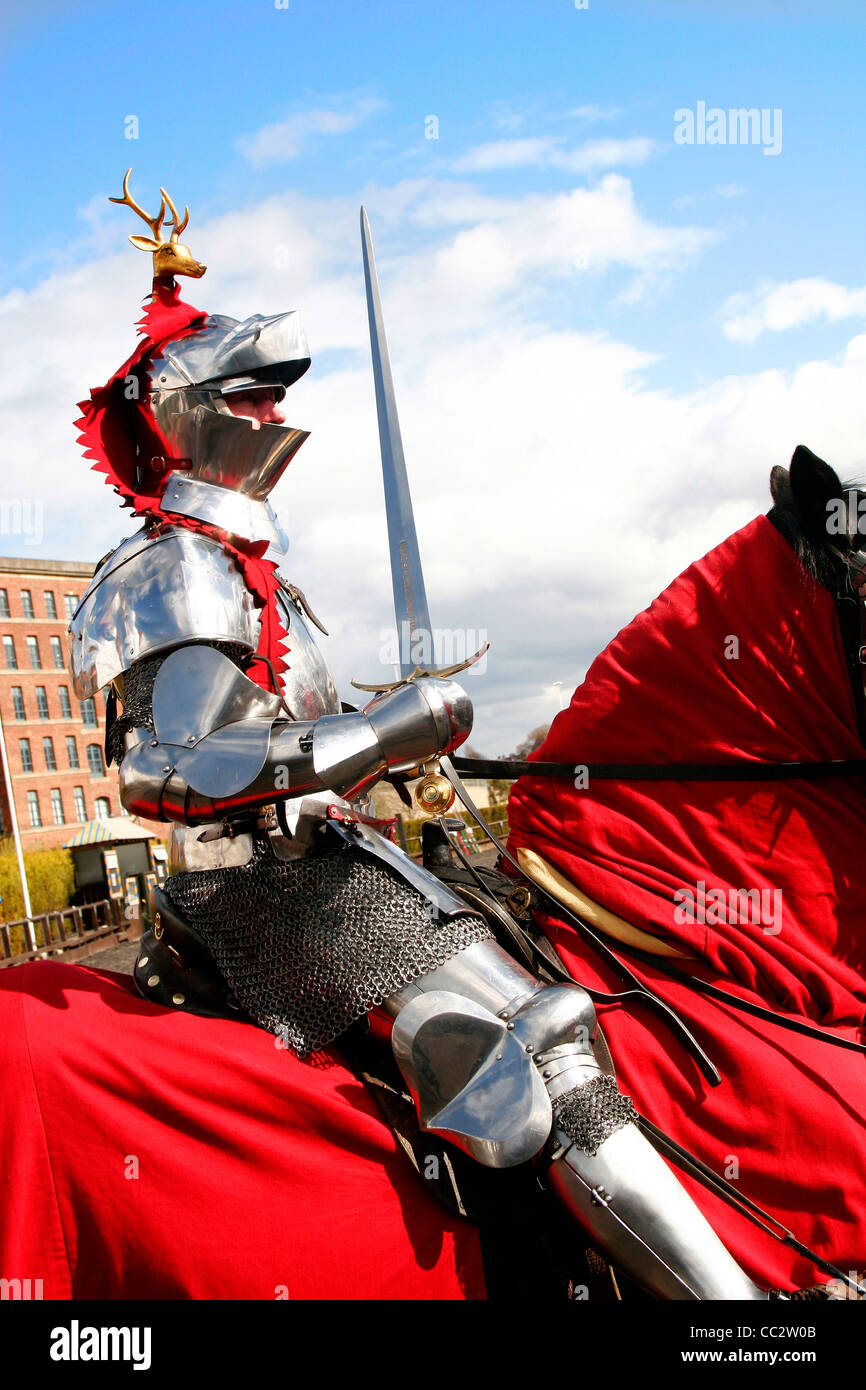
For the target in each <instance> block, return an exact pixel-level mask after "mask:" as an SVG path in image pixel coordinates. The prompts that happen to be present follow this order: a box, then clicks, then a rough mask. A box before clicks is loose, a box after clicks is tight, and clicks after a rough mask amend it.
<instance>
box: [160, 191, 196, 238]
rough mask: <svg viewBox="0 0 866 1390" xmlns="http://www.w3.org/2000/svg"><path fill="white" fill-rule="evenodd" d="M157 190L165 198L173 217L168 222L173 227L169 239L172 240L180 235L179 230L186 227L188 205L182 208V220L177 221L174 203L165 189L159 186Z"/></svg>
mask: <svg viewBox="0 0 866 1390" xmlns="http://www.w3.org/2000/svg"><path fill="white" fill-rule="evenodd" d="M159 191H160V193H161V194H162V196H163V199H164V200H165V202H166V203H168V207H169V211H170V213H171V215H172V218H173V221H172V222H170V223H169V226H171V227H174V231H173V232H172V234H171V239H172V241H177V239H178V237H179V236H180V234H181V232H182V231H183V230H184V228H185V227H186V224H187V222H188V221H189V208H188V207H187V208H184V213H183V221H182V222H178V220H177V208H176V207H175V205H174V203H173V202H172V201H171V198H169V196H168V194H167V193H166V191H165V189H164V188H161V189H160V190H159Z"/></svg>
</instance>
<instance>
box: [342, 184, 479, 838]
mask: <svg viewBox="0 0 866 1390" xmlns="http://www.w3.org/2000/svg"><path fill="white" fill-rule="evenodd" d="M361 250H362V253H363V258H364V286H365V289H366V292H367V319H368V322H369V325H370V349H371V353H372V357H373V382H374V384H375V388H376V414H377V416H378V420H379V446H380V449H381V453H382V478H383V482H384V485H385V515H386V517H387V522H388V545H389V549H390V553H391V582H392V585H393V589H394V615H395V617H396V620H397V639H398V644H399V658H400V659H399V669H400V679H399V680H398V681H392V682H391V683H390V684H381V683H379V684H376V685H361V684H360V683H359V682H358V681H354V680H353V681H352V685H353V686H354V687H355V689H356V690H370V691H376V692H378V691H384V690H393V689H394V688H395V686H398V685H402V684H404V683H405V682H406V681H407V680H412V679H414V678H415V677H416V676H443V677H444V676H451V675H454V674H455V673H456V672H457V671H463V670H465V669H466V667H467V666H471V665H472V664H473V662H475V661H477V660H478V659H479V658H480V657H482V656H483V655H484V653H485V652H486V651H487V648H488V647H489V645H490V644H489V642H488V643H485V645H484V646H483V647H482V648H481V650H480V651H478V652H476V653H475V655H474V656H471V657H469V658H468V660H466V661H461V662H458V663H457V664H456V665H453V666H449V667H447V668H445V669H443V670H438V671H437V670H435V669H434V666H435V656H436V654H435V650H434V637H433V628H432V626H431V623H430V609H429V607H428V605H427V591H426V589H425V587H424V575H423V571H422V569H421V552H420V550H419V548H418V535H417V532H416V530H415V515H414V512H413V510H412V494H411V493H410V491H409V478H408V475H407V473H406V456H405V454H404V453H403V438H402V435H401V434H400V420H399V417H398V415H397V399H396V396H395V394H394V381H393V378H392V376H391V359H390V357H389V355H388V343H387V339H386V337H385V321H384V317H383V314H382V299H381V295H380V293H379V277H378V275H377V274H376V261H375V258H374V256H373V238H372V236H371V234H370V223H369V222H368V220H367V213H366V211H365V209H364V208H361ZM419 649H420V650H419ZM419 655H420V657H421V662H423V663H424V664H423V665H422V664H421V662H419V660H418V657H419ZM424 773H425V777H424V779H423V780H422V782H421V783H420V785H419V787H418V788H417V790H416V796H417V797H418V799H419V801H420V802H421V804H422V806H423V807H424V809H425V810H427V811H436V810H441V809H447V806H448V805H450V804H451V802H452V801H453V800H454V792H453V790H452V788H451V786H450V785H449V784H448V783H447V782H446V780H445V778H444V777H442V776H441V774H440V772H439V763H438V760H436V759H434V760H432V761H431V762H429V763H426V764H425V765H424Z"/></svg>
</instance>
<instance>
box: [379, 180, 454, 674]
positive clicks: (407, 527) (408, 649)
mask: <svg viewBox="0 0 866 1390" xmlns="http://www.w3.org/2000/svg"><path fill="white" fill-rule="evenodd" d="M361 248H362V251H363V255H364V283H365V286H366V290H367V318H368V321H369V324H370V348H371V351H372V355H373V381H374V383H375V386H376V413H377V415H378V417H379V445H380V448H381V452H382V477H383V480H384V484H385V514H386V517H387V521H388V545H389V549H390V554H391V582H392V585H393V588H394V613H395V616H396V619H397V637H398V642H399V650H400V661H399V665H400V674H401V676H408V675H410V674H411V672H412V671H413V670H414V668H415V666H416V664H417V665H419V666H435V664H436V663H435V652H434V651H433V631H432V628H431V626H430V611H429V609H428V607H427V593H426V590H425V588H424V575H423V573H422V570H421V553H420V551H419V549H418V537H417V535H416V532H415V516H414V513H413V511H412V496H411V493H410V492H409V479H408V476H407V474H406V459H405V456H404V454H403V440H402V437H401V435H400V420H399V418H398V415H397V401H396V397H395V395H394V382H393V379H392V376H391V360H390V358H389V356H388V343H387V340H386V338H385V323H384V319H383V316H382V301H381V298H380V295H379V280H378V276H377V275H376V262H375V260H374V258H373V240H372V237H371V235H370V224H369V222H368V221H367V214H366V212H365V211H364V209H363V208H361Z"/></svg>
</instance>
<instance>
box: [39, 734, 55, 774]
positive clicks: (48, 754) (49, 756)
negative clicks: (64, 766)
mask: <svg viewBox="0 0 866 1390" xmlns="http://www.w3.org/2000/svg"><path fill="white" fill-rule="evenodd" d="M42 752H43V754H44V755H45V766H46V767H47V769H48V771H49V772H56V771H57V759H56V757H55V756H54V739H53V738H44V739H43V740H42Z"/></svg>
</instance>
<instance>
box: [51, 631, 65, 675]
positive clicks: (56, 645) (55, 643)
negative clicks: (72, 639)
mask: <svg viewBox="0 0 866 1390" xmlns="http://www.w3.org/2000/svg"><path fill="white" fill-rule="evenodd" d="M48 640H49V641H50V643H51V659H52V661H53V662H54V669H55V671H64V670H65V669H66V662H65V661H64V660H63V643H62V642H61V640H60V638H59V637H50V638H49V639H48Z"/></svg>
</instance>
